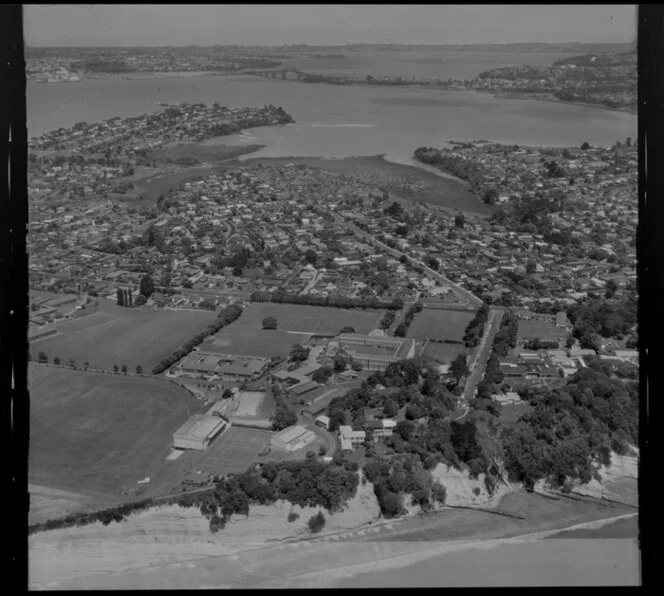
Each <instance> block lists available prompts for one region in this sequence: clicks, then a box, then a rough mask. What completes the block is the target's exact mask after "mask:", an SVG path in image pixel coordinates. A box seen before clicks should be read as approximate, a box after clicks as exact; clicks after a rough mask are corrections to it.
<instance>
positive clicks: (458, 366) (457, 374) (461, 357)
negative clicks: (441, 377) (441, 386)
mask: <svg viewBox="0 0 664 596" xmlns="http://www.w3.org/2000/svg"><path fill="white" fill-rule="evenodd" d="M468 372H469V371H468V363H467V362H466V355H465V354H458V355H457V357H456V358H455V359H454V360H452V364H450V374H451V375H452V378H453V379H454V380H455V381H456V382H457V383H459V382H460V381H461V379H462V378H463V377H465V376H466V375H467V374H468Z"/></svg>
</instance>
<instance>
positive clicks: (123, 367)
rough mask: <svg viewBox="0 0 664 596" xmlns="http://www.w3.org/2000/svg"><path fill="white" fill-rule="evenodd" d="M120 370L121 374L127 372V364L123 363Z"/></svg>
mask: <svg viewBox="0 0 664 596" xmlns="http://www.w3.org/2000/svg"><path fill="white" fill-rule="evenodd" d="M121 370H122V374H123V375H126V374H127V365H126V364H123V365H122V368H121Z"/></svg>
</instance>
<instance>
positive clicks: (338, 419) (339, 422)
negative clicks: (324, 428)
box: [330, 410, 346, 432]
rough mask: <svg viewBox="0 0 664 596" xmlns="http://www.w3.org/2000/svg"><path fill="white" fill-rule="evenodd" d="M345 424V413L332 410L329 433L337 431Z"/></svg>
mask: <svg viewBox="0 0 664 596" xmlns="http://www.w3.org/2000/svg"><path fill="white" fill-rule="evenodd" d="M345 424H346V413H345V412H344V411H343V410H333V411H331V412H330V431H332V432H334V431H336V430H339V427H340V426H344V425H345Z"/></svg>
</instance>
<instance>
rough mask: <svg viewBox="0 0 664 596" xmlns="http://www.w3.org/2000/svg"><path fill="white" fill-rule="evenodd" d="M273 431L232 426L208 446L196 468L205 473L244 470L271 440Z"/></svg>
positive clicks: (222, 473)
mask: <svg viewBox="0 0 664 596" xmlns="http://www.w3.org/2000/svg"><path fill="white" fill-rule="evenodd" d="M272 434H273V433H271V432H269V431H265V430H258V429H253V428H240V427H236V426H232V427H231V428H229V429H228V430H227V431H226V432H225V433H224V434H223V435H221V436H220V437H219V438H217V439H216V440H215V441H213V442H212V444H211V445H210V446H209V447H208V449H207V451H206V452H205V453H204V454H203V455H202V456H201V457H200V459H199V460H198V461H197V462H196V463H195V465H194V468H195V469H196V470H200V471H201V472H203V474H204V475H208V474H218V475H220V476H223V475H224V474H230V473H233V472H244V471H245V470H246V469H247V468H248V467H249V466H250V465H251V464H252V463H253V462H254V461H255V460H256V459H257V457H258V453H259V452H260V451H261V450H262V449H263V448H264V447H265V446H266V445H267V444H268V443H269V442H270V438H271V437H272Z"/></svg>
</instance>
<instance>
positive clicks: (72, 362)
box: [67, 358, 76, 368]
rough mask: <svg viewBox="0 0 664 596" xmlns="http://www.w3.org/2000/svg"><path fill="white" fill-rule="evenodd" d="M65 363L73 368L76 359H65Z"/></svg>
mask: <svg viewBox="0 0 664 596" xmlns="http://www.w3.org/2000/svg"><path fill="white" fill-rule="evenodd" d="M67 364H68V365H69V366H71V367H72V368H74V367H75V366H76V361H75V360H74V359H73V358H70V359H69V360H68V361H67Z"/></svg>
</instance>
